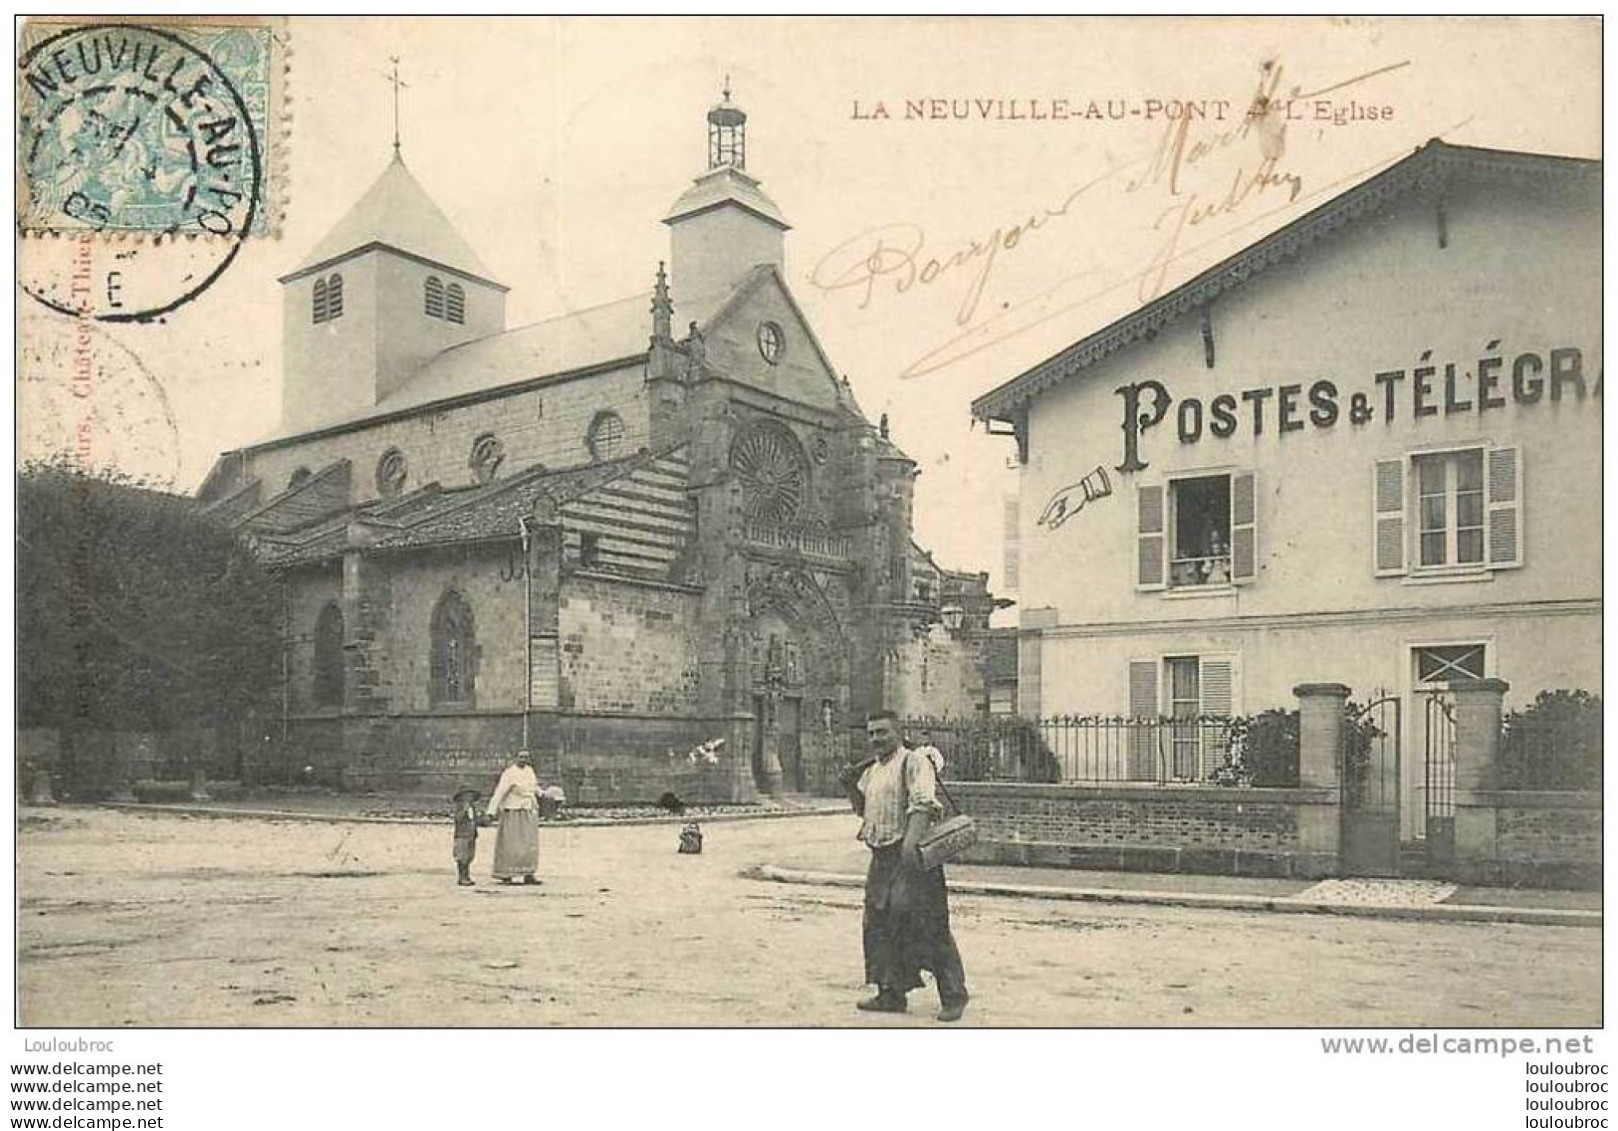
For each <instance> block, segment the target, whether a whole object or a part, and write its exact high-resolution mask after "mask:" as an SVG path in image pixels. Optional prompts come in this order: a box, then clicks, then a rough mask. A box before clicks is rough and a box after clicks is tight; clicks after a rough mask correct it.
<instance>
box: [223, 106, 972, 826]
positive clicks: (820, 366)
mask: <svg viewBox="0 0 1618 1131" xmlns="http://www.w3.org/2000/svg"><path fill="white" fill-rule="evenodd" d="M746 130H747V115H746V113H745V112H744V111H743V110H742V109H741V107H740V106H738V105H737V104H736V103H735V102H734V101H732V99H731V97H730V92H729V91H728V90H727V91H726V92H725V95H724V98H723V100H722V101H720V102H719V103H718V104H717V105H715V106H713V107H712V108H711V109H710V110H709V111H708V115H707V134H708V139H707V140H708V154H707V169H706V170H705V171H704V172H703V173H702V174H701V175H700V176H698V177H697V178H695V180H694V181H693V182H692V183H691V185H690V187H688V188H687V189H686V190H685V192H684V193H683V194H682V195H681V196H680V197H679V198H678V199H677V200H676V201H675V203H674V205H673V207H672V208H671V209H670V211H669V213H668V215H667V216H665V217H664V218H663V223H664V224H666V225H667V227H668V229H669V238H670V254H669V259H668V261H667V263H666V265H665V264H663V263H659V264H656V265H652V264H646V265H645V266H644V274H643V275H642V276H641V277H642V278H644V279H645V280H646V286H645V287H644V289H640V290H637V292H636V293H634V294H632V295H630V296H629V297H627V298H625V299H623V300H621V301H618V302H613V303H609V304H606V305H603V306H598V307H594V308H591V309H585V310H580V311H577V312H574V313H571V314H568V315H566V316H564V317H559V318H555V319H551V320H547V321H542V322H538V323H535V324H533V325H528V326H522V327H517V328H508V327H507V325H506V315H505V306H506V295H507V292H508V288H507V287H506V286H505V285H503V284H502V283H501V282H500V281H499V280H497V279H495V278H493V277H492V274H491V272H490V271H489V269H488V268H487V267H486V266H485V265H484V264H483V262H482V261H481V260H480V259H479V257H478V254H477V252H476V251H475V250H474V249H473V248H472V247H471V246H469V245H468V243H467V242H466V240H465V239H463V238H462V237H461V235H460V234H459V233H458V232H457V231H456V230H455V227H454V226H453V225H452V224H451V223H450V221H449V220H448V219H447V218H446V217H445V215H444V213H443V212H442V211H440V210H439V208H438V207H437V206H436V205H435V204H434V203H433V201H432V200H431V199H430V198H429V197H428V196H427V194H426V193H425V192H424V191H423V189H422V187H421V185H420V184H419V183H418V182H417V180H416V179H415V177H414V176H413V175H412V174H411V172H410V170H409V168H408V167H407V166H406V164H405V162H404V160H403V158H402V157H401V155H400V153H399V150H398V146H397V143H395V151H394V155H393V159H392V162H391V163H390V164H389V165H388V166H387V168H386V169H385V170H384V171H383V172H382V175H381V176H380V177H379V178H378V179H377V180H376V182H375V183H374V184H373V185H372V186H371V188H370V189H369V190H368V191H367V192H366V193H365V194H364V195H363V196H362V197H361V198H360V199H359V201H358V202H357V203H355V204H354V206H353V207H352V208H351V209H350V210H349V212H348V213H347V214H346V216H344V217H343V219H342V220H340V221H339V222H338V224H337V225H336V227H335V228H333V229H332V231H331V232H330V233H329V234H328V235H327V236H326V237H325V238H324V239H323V240H322V241H320V243H319V244H318V245H317V246H316V247H315V248H314V249H313V250H312V251H311V252H310V253H309V254H308V256H307V257H306V258H305V259H304V260H303V261H302V262H301V263H300V264H299V265H298V266H297V267H296V268H295V269H294V270H292V271H290V272H288V273H287V274H286V275H284V276H282V277H281V278H280V280H279V282H280V285H281V288H282V304H283V344H284V374H283V393H282V397H283V400H282V406H283V407H282V421H281V426H280V430H279V432H278V433H277V434H276V435H274V436H272V437H271V438H269V439H266V440H264V441H262V442H259V443H255V444H253V445H251V446H248V447H244V448H241V449H238V450H235V451H230V452H226V453H224V454H223V455H222V456H220V457H219V459H218V461H217V462H216V463H215V465H214V467H213V469H212V471H211V472H210V473H209V475H208V477H207V479H206V481H205V482H204V483H203V485H202V487H201V488H200V489H199V492H198V493H199V497H200V500H201V502H202V504H203V505H204V506H205V508H206V509H207V511H208V512H209V513H211V514H214V515H216V516H218V517H219V518H220V519H221V520H223V521H226V522H228V523H230V524H231V525H232V526H233V527H234V528H235V529H236V530H238V531H239V532H240V534H241V535H242V536H243V537H244V538H247V539H248V540H249V541H250V543H251V544H252V545H253V546H254V547H255V550H256V552H257V553H258V555H259V556H260V557H261V559H262V560H263V561H264V562H265V563H266V564H267V565H268V566H269V567H271V568H272V569H273V570H274V571H275V573H276V574H277V575H278V576H279V577H281V578H282V579H283V581H284V583H285V588H286V632H285V644H284V662H283V664H282V671H283V673H284V681H285V686H284V688H283V695H282V710H283V718H282V720H281V736H282V738H283V740H284V741H283V743H282V744H281V745H282V747H283V749H284V751H285V752H286V753H285V756H286V757H287V758H295V759H298V760H299V763H298V764H300V765H309V766H312V767H314V768H315V770H316V772H317V773H318V774H319V775H320V776H321V777H322V779H323V780H327V781H332V782H336V783H340V784H342V785H343V786H344V787H345V788H354V789H417V788H419V789H423V790H432V791H437V792H442V793H443V794H444V795H445V796H448V790H449V789H450V788H451V787H452V786H453V785H454V783H456V782H459V781H462V780H472V781H480V780H482V779H483V778H484V777H487V776H489V775H492V774H494V773H496V772H497V771H498V770H499V768H500V767H501V766H502V765H504V764H505V762H506V761H507V760H508V759H509V757H510V755H511V754H512V752H514V751H515V750H517V749H519V748H522V747H526V748H529V749H531V750H532V751H533V752H534V755H535V760H536V765H537V767H538V769H539V770H540V773H541V777H542V778H543V779H545V780H547V781H554V782H557V783H559V784H561V785H562V786H563V787H564V789H565V790H566V792H567V794H568V797H569V798H570V800H572V801H575V802H582V803H603V802H625V801H643V800H648V799H652V798H656V797H658V796H659V795H660V794H661V793H663V792H664V791H665V790H672V791H674V792H676V793H677V794H678V795H679V796H680V797H681V798H682V799H685V800H687V801H724V802H741V801H751V800H755V799H757V798H758V797H759V796H760V795H791V794H801V793H829V792H835V791H836V782H835V772H836V769H837V767H838V766H839V765H841V764H842V763H843V762H844V760H845V759H847V757H848V756H849V754H850V752H851V745H850V744H851V742H852V743H858V742H859V741H860V738H859V736H860V735H862V734H863V717H864V713H865V712H867V711H869V710H871V709H874V708H877V707H879V706H886V707H889V708H892V709H894V710H896V711H898V712H899V713H900V714H901V715H950V716H959V715H962V714H972V713H976V712H981V711H986V710H987V708H988V697H989V696H988V690H987V686H986V682H985V668H986V664H987V655H988V651H989V640H990V639H991V636H990V631H989V627H988V626H989V616H990V613H991V612H992V610H993V608H994V605H995V600H994V598H993V597H992V595H991V594H990V593H989V591H988V584H987V575H986V574H982V573H968V572H957V571H951V570H947V569H944V568H942V567H940V566H939V565H938V564H937V563H936V562H935V561H934V560H933V558H932V557H931V556H930V555H929V554H928V553H927V552H926V551H925V550H924V549H922V548H921V547H919V546H918V545H917V544H916V542H915V541H914V539H913V537H912V528H911V527H912V524H911V519H912V507H913V503H914V493H915V489H916V478H917V474H918V470H917V467H916V464H915V463H914V461H912V460H911V459H909V458H908V457H907V456H906V455H905V453H904V452H903V451H901V450H900V449H899V448H898V446H897V445H896V444H895V443H894V442H893V441H892V439H890V437H889V435H888V428H887V420H886V418H883V419H882V420H881V421H879V422H878V423H876V424H873V423H872V422H871V421H870V420H869V419H868V418H867V417H866V416H865V414H864V413H863V412H862V410H861V409H860V406H859V404H858V403H857V402H856V400H855V398H854V394H853V391H852V389H851V387H850V384H849V381H848V379H847V378H846V377H844V376H841V375H840V374H839V372H838V371H837V370H836V369H835V368H834V367H833V365H832V363H831V361H830V360H829V359H828V357H827V356H826V353H825V351H824V349H823V348H822V347H821V345H820V343H819V342H818V341H817V340H816V337H815V333H814V331H813V329H812V328H811V327H810V326H809V324H808V322H807V321H806V320H805V318H804V316H803V313H802V311H801V309H800V308H799V306H798V304H797V302H796V301H795V300H794V298H793V296H792V292H791V289H790V288H789V286H788V285H787V281H786V272H785V241H786V234H787V231H788V230H789V225H788V223H787V221H786V218H785V217H784V216H783V215H782V213H781V210H780V209H779V208H778V207H777V206H776V205H775V203H774V202H773V201H772V200H771V199H770V197H769V196H768V195H767V194H766V193H765V192H764V190H763V187H762V185H761V183H760V181H759V180H758V179H757V178H755V177H754V176H752V175H751V174H750V173H749V172H748V170H747V162H746ZM852 749H853V750H858V749H859V747H858V746H857V745H856V746H853V747H852Z"/></svg>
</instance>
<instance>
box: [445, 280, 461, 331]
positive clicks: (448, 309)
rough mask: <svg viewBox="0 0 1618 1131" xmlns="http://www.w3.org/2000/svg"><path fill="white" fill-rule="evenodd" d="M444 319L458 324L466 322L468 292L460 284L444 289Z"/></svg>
mask: <svg viewBox="0 0 1618 1131" xmlns="http://www.w3.org/2000/svg"><path fill="white" fill-rule="evenodd" d="M444 317H445V318H446V319H447V320H449V321H451V322H456V323H462V322H465V321H466V292H465V291H463V290H462V289H461V285H460V284H459V283H451V284H450V285H449V286H448V287H446V288H445V289H444Z"/></svg>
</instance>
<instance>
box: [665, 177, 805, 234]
mask: <svg viewBox="0 0 1618 1131" xmlns="http://www.w3.org/2000/svg"><path fill="white" fill-rule="evenodd" d="M723 204H734V205H736V206H737V207H738V208H744V209H746V210H747V211H748V212H751V213H753V214H754V215H755V216H758V217H760V218H761V219H764V220H768V221H769V222H770V223H771V224H774V225H775V226H776V227H777V228H780V229H781V230H782V231H783V232H785V231H788V230H789V229H791V227H792V225H791V224H788V223H787V220H786V217H785V216H783V215H781V210H780V209H779V208H777V207H776V206H775V201H773V200H771V199H770V198H769V197H768V196H766V195H765V193H764V190H763V189H762V188H760V187H759V182H758V179H757V178H756V177H750V176H748V175H747V174H746V173H744V172H742V171H741V170H740V169H738V168H736V167H735V166H734V165H721V166H720V167H719V168H717V169H709V170H708V171H707V172H706V173H704V174H702V176H700V177H698V178H697V179H696V180H694V181H692V182H691V187H690V188H688V189H686V190H685V192H684V193H683V194H681V196H680V199H679V200H676V201H675V202H674V207H673V208H671V209H669V214H668V215H667V216H665V217H663V223H665V224H672V223H674V222H675V221H677V220H682V219H684V218H685V217H687V216H695V215H696V214H697V213H698V212H706V211H708V210H709V209H711V208H718V207H719V206H720V205H723Z"/></svg>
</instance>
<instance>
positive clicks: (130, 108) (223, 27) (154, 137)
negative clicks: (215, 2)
mask: <svg viewBox="0 0 1618 1131" xmlns="http://www.w3.org/2000/svg"><path fill="white" fill-rule="evenodd" d="M286 43H287V40H286V35H285V31H284V28H282V27H281V26H280V25H279V24H278V22H277V21H273V20H264V19H232V18H223V19H219V18H215V19H208V20H164V21H162V22H156V21H128V22H103V21H84V20H74V21H71V22H69V21H63V20H58V19H41V20H36V21H30V22H29V23H28V24H27V25H26V26H25V28H24V29H23V32H22V36H21V39H20V43H19V51H18V60H17V68H18V75H17V97H18V131H19V132H18V160H19V189H20V192H19V221H20V227H21V229H22V230H23V232H24V233H25V234H28V233H52V232H54V233H77V232H84V231H90V232H106V233H123V234H133V235H140V236H146V237H152V238H161V237H174V236H182V235H185V236H204V235H206V236H213V237H219V238H223V239H226V240H233V241H239V240H242V239H245V238H248V237H250V236H264V235H273V234H275V233H276V232H277V231H278V228H279V222H280V216H281V212H282V208H283V206H284V196H283V191H284V185H285V181H286V176H285V145H284V144H283V139H282V121H283V118H284V112H283V104H284V101H285V75H286V62H285V54H286ZM36 297H37V296H36Z"/></svg>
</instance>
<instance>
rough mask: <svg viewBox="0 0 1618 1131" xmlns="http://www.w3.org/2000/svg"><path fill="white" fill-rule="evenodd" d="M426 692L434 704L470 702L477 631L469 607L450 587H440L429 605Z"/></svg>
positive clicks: (474, 669) (474, 668)
mask: <svg viewBox="0 0 1618 1131" xmlns="http://www.w3.org/2000/svg"><path fill="white" fill-rule="evenodd" d="M428 667H429V669H430V671H429V675H430V680H431V686H430V688H429V695H430V698H431V700H432V702H433V705H434V706H439V705H441V704H457V705H467V706H470V705H471V703H472V701H473V699H474V683H475V678H476V675H475V673H476V667H477V632H476V628H475V626H474V625H473V623H472V607H471V606H470V605H468V604H467V603H466V598H464V597H462V596H461V595H460V594H459V593H457V592H455V590H453V589H446V590H444V595H443V596H442V597H440V598H439V599H438V604H437V606H435V607H434V609H433V623H432V655H431V657H430V659H429V664H428Z"/></svg>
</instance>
